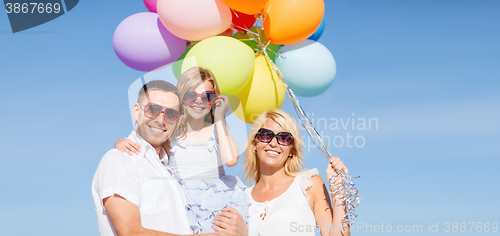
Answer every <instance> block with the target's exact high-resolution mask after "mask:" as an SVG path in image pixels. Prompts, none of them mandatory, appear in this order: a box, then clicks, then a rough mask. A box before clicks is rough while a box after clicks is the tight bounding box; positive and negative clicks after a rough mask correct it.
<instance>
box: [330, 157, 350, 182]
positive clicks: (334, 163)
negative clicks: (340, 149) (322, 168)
mask: <svg viewBox="0 0 500 236" xmlns="http://www.w3.org/2000/svg"><path fill="white" fill-rule="evenodd" d="M336 170H344V171H345V172H346V173H349V170H348V169H347V167H346V166H345V165H344V163H343V162H342V161H341V160H340V158H338V157H330V161H329V162H328V166H327V167H326V178H327V180H330V177H331V176H336V175H337V173H335V171H336ZM337 180H340V178H338V179H337Z"/></svg>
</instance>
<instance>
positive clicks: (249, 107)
mask: <svg viewBox="0 0 500 236" xmlns="http://www.w3.org/2000/svg"><path fill="white" fill-rule="evenodd" d="M285 94H286V92H285V87H284V86H283V83H282V82H281V81H280V79H279V78H278V75H277V74H276V71H274V70H273V69H272V67H271V66H270V65H269V64H268V63H267V60H266V58H265V57H264V56H263V55H258V56H257V57H256V58H255V68H254V70H253V76H252V78H251V79H250V80H249V81H248V83H247V85H246V86H245V87H244V88H243V89H242V90H241V91H240V92H239V93H238V94H236V97H237V98H239V100H238V99H236V98H234V97H230V98H229V103H230V105H231V110H233V111H234V114H235V115H236V116H238V118H240V119H241V120H243V121H245V122H246V123H249V124H253V122H254V121H255V119H257V117H258V116H259V115H260V114H261V113H262V112H264V111H267V110H272V109H276V108H281V106H282V105H283V101H284V100H285Z"/></svg>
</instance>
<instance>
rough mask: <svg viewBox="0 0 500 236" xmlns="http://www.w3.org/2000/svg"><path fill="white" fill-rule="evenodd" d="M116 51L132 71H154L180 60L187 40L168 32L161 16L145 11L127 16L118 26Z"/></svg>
mask: <svg viewBox="0 0 500 236" xmlns="http://www.w3.org/2000/svg"><path fill="white" fill-rule="evenodd" d="M113 48H114V49H115V53H116V55H117V56H118V58H120V60H121V61H122V62H123V63H125V65H127V66H129V67H130V68H132V69H135V70H140V71H152V70H154V69H157V68H159V67H161V66H164V65H167V64H169V63H172V62H174V61H176V60H177V59H178V58H179V57H180V56H181V55H182V54H183V53H184V51H185V50H186V40H183V39H180V38H178V37H176V36H175V35H173V34H172V33H170V32H168V30H167V29H165V27H164V26H163V24H162V23H161V22H160V19H159V18H158V14H156V13H151V12H142V13H137V14H134V15H131V16H129V17H127V18H126V19H125V20H123V21H122V22H121V23H120V24H119V25H118V27H116V30H115V33H114V35H113Z"/></svg>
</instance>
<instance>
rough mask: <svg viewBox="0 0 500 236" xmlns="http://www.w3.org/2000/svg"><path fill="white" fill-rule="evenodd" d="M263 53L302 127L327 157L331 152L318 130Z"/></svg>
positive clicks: (279, 72)
mask: <svg viewBox="0 0 500 236" xmlns="http://www.w3.org/2000/svg"><path fill="white" fill-rule="evenodd" d="M263 53H264V56H265V57H266V60H267V63H269V65H271V67H272V69H273V70H274V71H275V72H276V74H277V75H278V78H279V79H280V80H281V82H282V83H283V85H284V86H285V89H286V91H287V94H288V97H289V98H290V101H291V102H292V105H293V107H294V109H295V113H296V114H297V117H299V120H300V122H301V123H302V126H304V128H305V129H306V131H307V133H308V134H309V136H310V137H311V138H312V139H313V142H314V144H315V145H316V146H317V147H318V149H319V150H320V151H321V152H323V154H324V155H325V156H326V157H327V158H329V157H331V156H332V154H331V153H330V150H329V149H328V147H327V146H326V144H325V142H324V141H323V139H322V138H321V136H320V135H319V133H318V131H317V130H316V129H315V128H314V126H313V124H312V122H311V120H309V117H307V115H306V113H305V112H304V109H303V108H302V106H300V103H299V100H298V99H297V97H296V96H295V94H294V93H293V91H292V89H291V88H290V87H289V86H288V84H286V82H285V81H284V80H283V75H282V74H281V71H280V70H279V69H278V67H277V66H276V64H274V62H273V61H272V60H271V58H269V55H268V54H267V52H266V51H265V50H264V52H263ZM316 141H318V142H319V144H318V143H316Z"/></svg>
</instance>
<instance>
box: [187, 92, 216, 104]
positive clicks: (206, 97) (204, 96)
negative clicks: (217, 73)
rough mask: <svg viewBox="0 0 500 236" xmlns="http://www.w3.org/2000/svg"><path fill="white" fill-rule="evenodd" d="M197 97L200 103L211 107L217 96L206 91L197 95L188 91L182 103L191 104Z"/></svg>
mask: <svg viewBox="0 0 500 236" xmlns="http://www.w3.org/2000/svg"><path fill="white" fill-rule="evenodd" d="M198 97H201V101H202V102H203V103H205V104H207V105H212V104H214V102H215V100H217V94H216V93H215V92H214V91H210V90H207V91H205V92H203V93H197V92H196V91H194V90H190V91H188V92H186V94H184V97H183V98H182V101H183V102H184V103H187V104H191V103H194V102H195V101H196V99H198Z"/></svg>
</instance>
